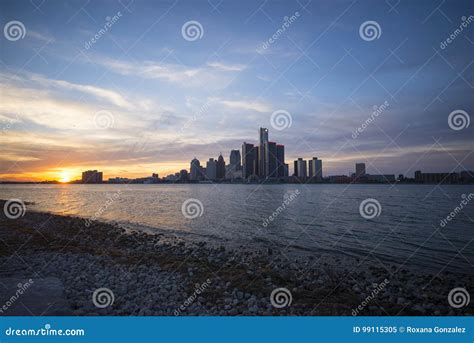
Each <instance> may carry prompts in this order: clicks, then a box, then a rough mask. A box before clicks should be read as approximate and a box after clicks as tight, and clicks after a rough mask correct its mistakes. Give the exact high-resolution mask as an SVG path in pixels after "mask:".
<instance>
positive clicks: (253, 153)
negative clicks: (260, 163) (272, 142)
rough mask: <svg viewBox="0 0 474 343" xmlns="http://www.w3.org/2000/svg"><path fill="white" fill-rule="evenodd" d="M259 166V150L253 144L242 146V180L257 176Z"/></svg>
mask: <svg viewBox="0 0 474 343" xmlns="http://www.w3.org/2000/svg"><path fill="white" fill-rule="evenodd" d="M256 166H257V148H256V147H254V146H253V144H249V143H245V142H244V143H243V144H242V178H243V179H247V178H249V177H250V176H252V175H256V173H255V168H256Z"/></svg>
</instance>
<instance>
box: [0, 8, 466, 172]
mask: <svg viewBox="0 0 474 343" xmlns="http://www.w3.org/2000/svg"><path fill="white" fill-rule="evenodd" d="M0 9H1V25H2V27H4V28H5V26H6V25H7V23H9V22H11V21H13V20H15V21H20V22H21V23H22V24H23V25H24V27H25V37H24V38H23V39H18V40H9V39H7V37H6V33H5V32H4V35H3V36H2V37H1V40H0V42H1V64H0V82H1V83H0V85H1V87H2V91H1V97H2V99H1V100H2V101H1V102H2V103H1V104H0V121H1V123H2V127H3V130H2V135H1V137H0V139H1V142H2V154H1V156H0V179H38V178H39V179H41V178H56V177H58V175H62V174H64V172H65V171H67V173H70V174H71V176H72V177H75V176H76V175H78V173H79V171H80V170H83V169H88V168H94V169H96V168H98V169H101V170H104V174H105V175H106V177H114V176H118V175H126V176H144V175H149V174H151V173H152V172H156V171H158V172H159V173H160V174H162V175H166V174H167V173H171V172H174V171H177V170H179V169H181V168H184V167H186V168H188V167H189V161H190V160H191V159H192V158H193V157H195V156H196V157H197V158H199V159H200V160H201V161H202V162H203V161H206V160H207V159H208V158H209V157H214V158H216V157H217V155H218V154H219V153H222V154H223V155H224V156H225V158H226V159H228V155H229V152H230V149H240V147H241V144H242V142H243V141H247V142H256V141H257V131H258V128H259V127H260V126H263V127H268V128H269V129H270V140H272V141H277V142H278V143H282V144H285V146H286V157H287V163H290V165H291V164H292V163H291V162H292V160H293V159H295V158H297V157H305V158H311V157H313V156H318V157H320V158H322V159H323V171H324V174H325V175H331V174H347V173H349V172H352V171H353V169H354V164H355V162H366V164H367V171H368V172H369V173H371V174H379V173H397V174H398V173H404V174H408V175H410V176H411V175H413V172H414V171H415V170H418V169H421V170H424V171H452V170H456V171H459V170H463V169H470V170H474V154H472V152H473V146H474V144H473V139H472V137H473V130H474V129H473V127H474V124H471V125H469V126H468V127H465V128H463V129H461V130H453V129H452V128H451V127H450V126H449V123H448V116H449V114H450V113H451V112H453V111H457V110H463V111H465V113H466V114H467V118H468V119H469V120H470V117H472V114H473V113H474V101H473V99H472V98H473V97H472V94H473V87H474V77H473V75H474V64H473V62H474V59H473V57H474V18H471V19H469V17H470V16H472V15H474V3H473V2H472V1H446V2H443V1H399V2H396V1H392V2H388V1H387V2H385V1H361V0H360V1H308V0H299V1H137V0H133V1H126V0H123V1H122V0H121V1H115V0H111V1H90V2H88V1H61V2H60V1H48V0H43V1H41V0H32V1H31V2H30V1H2V3H1V4H0ZM119 13H120V14H119ZM114 15H115V16H116V18H115V19H114V18H113V17H114ZM292 16H293V17H292ZM285 17H286V18H287V21H288V20H290V21H291V23H289V25H287V27H286V28H285V30H281V28H282V25H283V23H284V22H285ZM288 18H292V19H288ZM463 18H464V19H463ZM189 21H197V22H198V23H199V24H200V25H201V27H202V37H201V38H199V39H196V40H194V41H189V40H187V39H185V38H184V37H183V34H182V27H183V25H184V24H185V23H187V22H189ZM367 21H374V22H376V23H377V24H378V26H379V28H380V30H379V32H378V33H379V35H378V38H376V39H373V40H370V39H369V40H364V39H363V37H361V34H360V31H359V29H360V27H361V25H362V24H363V23H365V22H367ZM107 22H109V23H111V25H110V27H109V28H108V29H107V32H105V33H103V34H101V33H100V30H101V29H104V26H105V25H106V23H107ZM463 22H464V23H465V26H464V27H463V30H462V31H461V32H458V33H456V34H455V38H454V39H453V40H452V42H451V43H449V44H445V46H444V48H442V47H441V44H442V42H444V41H445V40H446V39H447V38H448V37H450V35H452V34H453V33H454V32H455V31H456V29H459V27H460V26H461V25H462V23H463ZM279 29H280V30H279ZM96 35H98V36H96ZM274 35H275V36H274ZM94 36H96V37H99V38H98V39H97V40H96V41H95V42H94V43H91V39H92V38H93V37H94ZM272 36H274V37H276V39H274V41H273V42H272V43H268V40H269V39H270V38H271V37H272ZM366 38H367V37H366ZM369 38H370V37H369ZM88 42H89V46H88V47H86V45H87V43H88ZM265 42H267V44H268V47H267V48H266V49H263V48H262V47H263V45H264V43H265ZM384 104H385V105H384ZM382 105H384V106H383V110H381V111H380V113H378V115H377V116H376V117H374V116H373V111H374V106H378V108H379V109H380V106H382ZM275 111H285V114H284V116H285V117H286V119H291V126H289V127H287V126H288V125H286V126H284V127H277V128H279V129H281V130H278V129H277V128H274V127H273V126H272V121H271V118H272V113H274V112H275ZM97 113H99V114H97ZM371 117H372V119H373V120H372V121H370V122H369V123H368V124H367V125H366V126H365V127H364V128H363V129H362V130H361V132H359V133H358V134H357V135H356V137H354V136H355V135H354V132H355V130H357V128H361V127H362V125H363V124H364V123H366V121H367V120H368V119H369V118H371ZM464 117H466V115H464ZM101 118H102V119H103V120H105V124H104V123H103V122H100V120H101ZM104 118H105V119H104ZM98 121H99V122H98ZM104 125H105V127H104ZM273 125H275V123H273ZM364 125H365V124H364Z"/></svg>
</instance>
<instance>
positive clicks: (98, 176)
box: [82, 170, 102, 183]
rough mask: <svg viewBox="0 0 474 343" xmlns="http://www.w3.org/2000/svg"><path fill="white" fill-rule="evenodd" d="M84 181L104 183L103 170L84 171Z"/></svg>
mask: <svg viewBox="0 0 474 343" xmlns="http://www.w3.org/2000/svg"><path fill="white" fill-rule="evenodd" d="M82 183H102V172H99V171H97V170H87V171H85V172H82Z"/></svg>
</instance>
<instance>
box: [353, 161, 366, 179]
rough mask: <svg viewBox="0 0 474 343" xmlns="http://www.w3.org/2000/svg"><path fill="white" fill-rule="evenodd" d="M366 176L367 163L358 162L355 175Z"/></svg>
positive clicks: (358, 176)
mask: <svg viewBox="0 0 474 343" xmlns="http://www.w3.org/2000/svg"><path fill="white" fill-rule="evenodd" d="M362 176H365V163H356V168H355V177H356V178H360V177H362Z"/></svg>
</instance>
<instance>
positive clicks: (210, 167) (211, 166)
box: [206, 158, 217, 180]
mask: <svg viewBox="0 0 474 343" xmlns="http://www.w3.org/2000/svg"><path fill="white" fill-rule="evenodd" d="M206 177H207V179H209V180H215V179H217V161H216V160H214V159H213V158H210V159H209V161H207V164H206Z"/></svg>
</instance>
